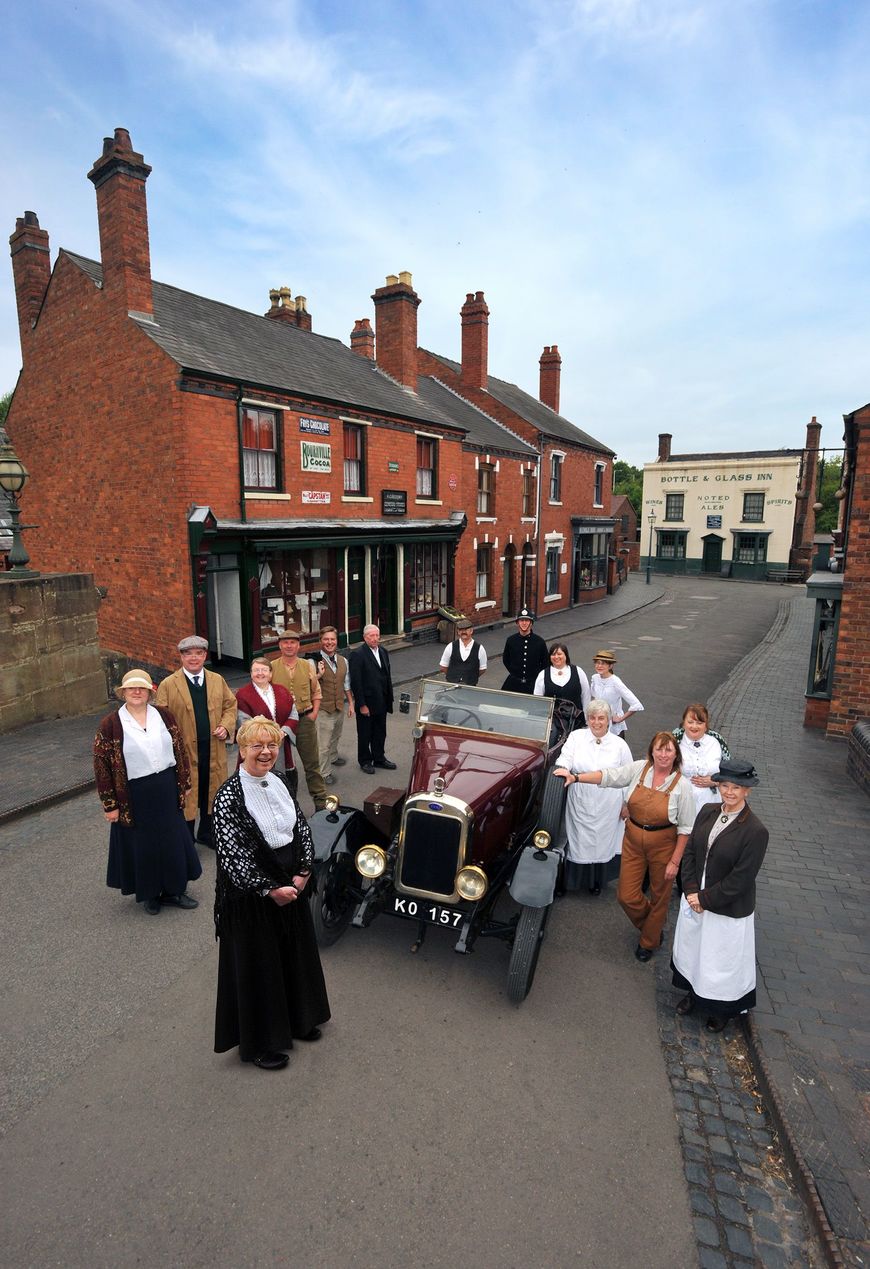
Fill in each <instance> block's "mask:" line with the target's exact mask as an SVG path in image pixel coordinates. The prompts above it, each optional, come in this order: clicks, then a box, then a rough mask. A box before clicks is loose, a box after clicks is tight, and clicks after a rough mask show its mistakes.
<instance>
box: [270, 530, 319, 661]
mask: <svg viewBox="0 0 870 1269" xmlns="http://www.w3.org/2000/svg"><path fill="white" fill-rule="evenodd" d="M331 555H332V552H331V551H330V550H328V549H327V548H326V547H317V548H315V549H313V550H310V551H270V552H268V553H267V554H264V555H261V556H260V568H259V574H260V640H261V642H262V643H270V642H272V641H274V640H277V638H278V636H279V635H280V634H281V632H282V631H283V630H286V629H287V628H288V627H289V626H295V627H297V628H298V629H300V630H302V631H303V632H314V631H317V630H319V629H320V627H321V626H325V625H330V624H333V622H334V618H335V611H334V595H333V588H334V585H335V574H334V569H333V567H332V560H331Z"/></svg>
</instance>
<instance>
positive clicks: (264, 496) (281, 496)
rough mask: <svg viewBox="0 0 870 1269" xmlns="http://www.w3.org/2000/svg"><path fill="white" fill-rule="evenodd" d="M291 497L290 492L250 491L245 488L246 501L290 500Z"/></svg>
mask: <svg viewBox="0 0 870 1269" xmlns="http://www.w3.org/2000/svg"><path fill="white" fill-rule="evenodd" d="M290 498H291V495H290V494H288V493H277V492H275V493H249V492H248V491H247V490H245V501H246V502H289V501H290Z"/></svg>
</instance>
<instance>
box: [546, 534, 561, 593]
mask: <svg viewBox="0 0 870 1269" xmlns="http://www.w3.org/2000/svg"><path fill="white" fill-rule="evenodd" d="M560 556H561V551H560V549H559V547H558V546H548V547H547V563H546V579H545V582H544V585H545V588H546V592H547V594H548V595H555V594H557V593H558V590H559V558H560Z"/></svg>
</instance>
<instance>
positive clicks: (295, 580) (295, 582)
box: [189, 507, 465, 661]
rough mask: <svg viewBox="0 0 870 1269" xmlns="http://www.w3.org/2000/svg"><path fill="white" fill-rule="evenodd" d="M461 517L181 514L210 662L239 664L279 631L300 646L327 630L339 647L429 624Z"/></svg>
mask: <svg viewBox="0 0 870 1269" xmlns="http://www.w3.org/2000/svg"><path fill="white" fill-rule="evenodd" d="M464 527H465V517H464V516H461V515H454V516H452V517H451V518H450V519H449V520H442V521H431V520H416V521H404V522H403V523H402V524H401V525H397V524H396V523H395V522H388V521H387V522H385V521H376V520H371V521H357V522H355V523H354V524H349V523H348V522H347V521H328V522H324V521H320V522H311V521H306V522H301V521H300V522H286V521H282V522H274V521H260V522H258V523H248V524H241V523H239V522H229V521H219V520H217V519H216V517H214V516H213V515H212V513H211V512H210V511H209V510H208V508H201V507H200V508H196V509H195V510H194V512H193V513H192V515H191V517H190V522H189V529H190V545H191V556H192V560H193V576H194V602H195V609H196V624H197V632H198V633H202V634H203V635H204V636H205V637H207V638H208V640H209V647H210V649H211V652H212V654H213V656H214V657H215V659H216V660H241V661H246V660H248V659H249V658H250V657H251V656H252V655H256V654H257V653H259V652H263V651H265V652H269V651H272V650H273V649H275V648H277V645H278V639H279V638H280V636H281V634H282V633H283V631H284V630H286V629H289V628H295V629H298V630H301V631H302V635H303V647H304V646H305V643H306V642H307V641H308V639H309V638H310V640H311V641H312V642H315V641H316V640H317V636H318V632H319V631H320V630H321V629H322V628H323V627H324V626H327V625H330V626H335V627H336V629H337V630H338V632H339V642H340V644H341V646H343V647H344V646H346V645H347V644H354V643H359V642H361V641H362V632H363V629H364V627H365V626H366V625H368V624H370V623H372V624H374V625H377V626H379V627H380V629H381V633H382V634H383V635H387V636H388V635H396V634H405V633H410V632H412V631H417V630H425V629H426V628H427V627H428V626H431V627H432V628H433V630H434V628H435V627H436V625H437V621H438V612H437V610H438V608H439V607H440V606H442V605H443V604H448V603H451V602H452V600H453V560H454V555H455V552H456V546H457V543H458V541H459V538H460V536H461V533H462V530H463V529H464Z"/></svg>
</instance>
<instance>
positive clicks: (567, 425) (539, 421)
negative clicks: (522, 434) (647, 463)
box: [424, 349, 614, 454]
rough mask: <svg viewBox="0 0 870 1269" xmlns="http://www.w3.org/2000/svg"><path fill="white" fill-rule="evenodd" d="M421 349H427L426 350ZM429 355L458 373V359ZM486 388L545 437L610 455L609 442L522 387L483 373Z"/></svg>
mask: <svg viewBox="0 0 870 1269" xmlns="http://www.w3.org/2000/svg"><path fill="white" fill-rule="evenodd" d="M424 351H427V352H428V351H429V350H428V349H426V350H424ZM429 356H430V357H434V358H435V359H436V360H437V361H440V362H441V364H442V365H443V366H447V367H449V369H450V370H452V371H453V372H454V374H457V375H458V374H460V373H461V372H462V366H461V365H460V363H459V362H458V361H451V360H450V358H449V357H442V356H441V354H440V353H434V352H429ZM486 390H487V392H488V393H489V395H490V396H491V397H494V398H495V400H496V401H500V402H501V403H502V405H506V406H507V407H508V409H510V410H513V411H514V413H515V414H518V415H520V417H521V418H524V419H525V420H526V421H527V422H528V423H531V425H532V427H536V428H538V429H539V431H541V432H543V433H544V435H545V436H550V437H553V439H555V440H559V441H570V443H571V444H572V445H582V446H583V447H584V448H585V449H593V450H595V451H596V453H599V454H613V453H614V451H613V450H612V449H611V448H610V447H609V445H603V444H602V443H601V441H596V439H595V437H594V436H590V435H589V433H588V432H584V431H583V430H582V429H581V428H579V427H576V426H575V425H574V424H573V423H571V422H569V420H568V419H565V418H563V417H562V415H561V414H557V413H556V412H555V410H551V409H550V407H549V406H548V405H544V403H543V402H542V401H538V400H537V398H536V397H533V396H531V395H530V393H528V392H524V391H523V389H522V388H518V387H517V385H516V384H515V383H508V382H507V381H506V380H505V379H496V377H495V375H487V379H486Z"/></svg>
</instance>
